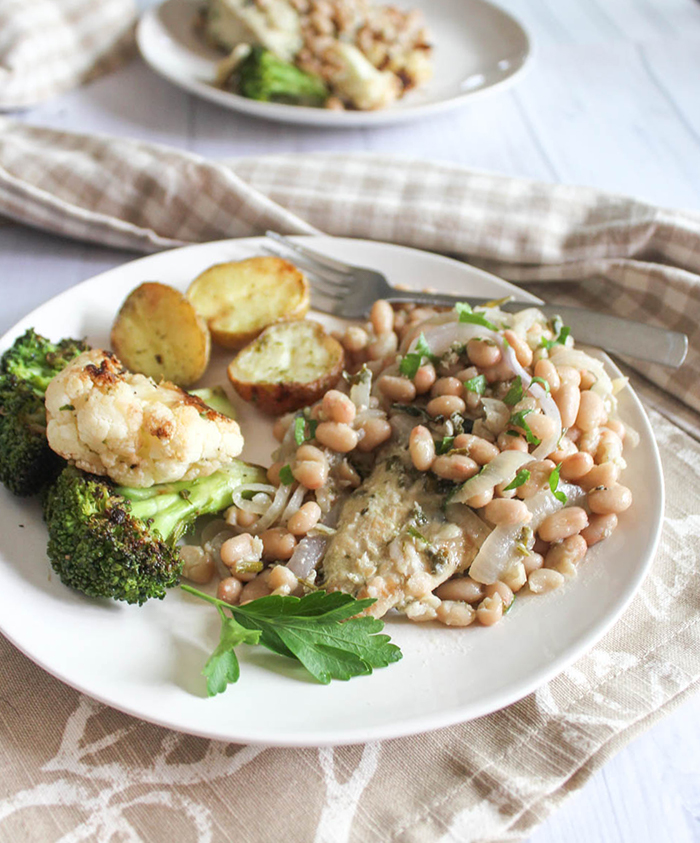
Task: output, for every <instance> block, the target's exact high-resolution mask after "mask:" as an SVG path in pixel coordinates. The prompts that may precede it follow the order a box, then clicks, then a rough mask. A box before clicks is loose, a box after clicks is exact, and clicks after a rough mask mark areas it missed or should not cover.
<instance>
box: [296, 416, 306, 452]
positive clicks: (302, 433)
mask: <svg viewBox="0 0 700 843" xmlns="http://www.w3.org/2000/svg"><path fill="white" fill-rule="evenodd" d="M294 441H295V442H296V443H297V445H303V444H304V442H305V441H306V419H305V418H304V417H303V416H297V417H296V418H295V419H294Z"/></svg>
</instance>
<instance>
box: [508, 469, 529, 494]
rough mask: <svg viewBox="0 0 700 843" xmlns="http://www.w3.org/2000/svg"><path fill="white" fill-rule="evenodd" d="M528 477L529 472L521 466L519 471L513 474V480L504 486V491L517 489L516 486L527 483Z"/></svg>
mask: <svg viewBox="0 0 700 843" xmlns="http://www.w3.org/2000/svg"><path fill="white" fill-rule="evenodd" d="M529 479H530V472H529V471H528V470H527V469H526V468H521V469H520V471H519V472H518V473H517V474H516V475H515V477H514V478H513V480H511V482H510V483H509V484H508V485H507V486H505V487H504V489H503V491H504V492H509V491H510V490H511V489H517V488H518V486H522V485H523V483H527V481H528V480H529Z"/></svg>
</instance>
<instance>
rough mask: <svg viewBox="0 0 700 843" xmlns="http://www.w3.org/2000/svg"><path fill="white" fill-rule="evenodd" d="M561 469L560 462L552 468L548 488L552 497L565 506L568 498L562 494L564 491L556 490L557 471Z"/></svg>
mask: <svg viewBox="0 0 700 843" xmlns="http://www.w3.org/2000/svg"><path fill="white" fill-rule="evenodd" d="M560 471H561V463H559V465H558V466H557V467H556V468H555V469H554V471H553V472H552V473H551V474H550V475H549V488H550V490H551V492H552V494H553V495H554V497H555V498H556V499H557V500H558V501H559V503H561V504H563V505H564V506H566V502H567V500H568V498H567V497H566V495H565V494H564V492H562V491H560V490H558V486H559V472H560Z"/></svg>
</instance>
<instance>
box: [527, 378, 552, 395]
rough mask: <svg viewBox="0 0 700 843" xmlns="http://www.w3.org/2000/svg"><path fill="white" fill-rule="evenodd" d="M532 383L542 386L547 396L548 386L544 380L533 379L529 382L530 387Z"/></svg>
mask: <svg viewBox="0 0 700 843" xmlns="http://www.w3.org/2000/svg"><path fill="white" fill-rule="evenodd" d="M533 383H540V384H542V387H543V389H544V391H545V392H546V393H547V395H549V392H550V389H549V384H548V383H547V381H546V380H545V379H544V378H533V379H532V380H531V381H530V386H532V384H533Z"/></svg>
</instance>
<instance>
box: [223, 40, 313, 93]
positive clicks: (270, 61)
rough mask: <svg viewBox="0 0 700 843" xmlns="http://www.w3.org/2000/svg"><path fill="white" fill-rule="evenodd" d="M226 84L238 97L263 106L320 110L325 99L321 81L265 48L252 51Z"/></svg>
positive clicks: (254, 48) (255, 48) (256, 48)
mask: <svg viewBox="0 0 700 843" xmlns="http://www.w3.org/2000/svg"><path fill="white" fill-rule="evenodd" d="M229 82H230V85H231V87H232V88H233V90H235V91H236V92H237V93H239V94H242V95H243V96H244V97H248V98H249V99H253V100H261V101H263V102H283V103H289V104H292V105H310V106H322V105H323V104H324V103H325V101H326V100H327V99H328V89H327V88H326V86H325V85H324V83H323V80H322V79H320V78H319V77H318V76H313V75H312V74H310V73H305V72H304V71H303V70H299V68H298V67H295V66H294V65H293V64H290V63H289V62H286V61H282V59H279V58H277V56H276V55H275V54H274V53H272V52H270V50H266V49H265V48H264V47H253V48H252V50H251V51H250V53H249V54H248V55H247V56H246V58H245V59H243V61H242V62H241V63H240V64H239V65H238V66H237V67H236V69H235V70H234V72H233V73H232V75H231V77H230V80H229Z"/></svg>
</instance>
